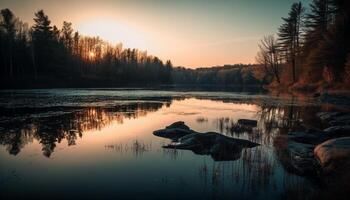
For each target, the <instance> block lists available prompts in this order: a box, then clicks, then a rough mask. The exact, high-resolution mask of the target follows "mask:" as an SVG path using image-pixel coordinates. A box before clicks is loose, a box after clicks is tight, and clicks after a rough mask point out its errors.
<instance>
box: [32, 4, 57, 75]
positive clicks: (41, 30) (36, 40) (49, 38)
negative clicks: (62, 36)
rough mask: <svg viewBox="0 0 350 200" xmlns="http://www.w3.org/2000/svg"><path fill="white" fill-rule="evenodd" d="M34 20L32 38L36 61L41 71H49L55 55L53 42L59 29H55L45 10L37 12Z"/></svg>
mask: <svg viewBox="0 0 350 200" xmlns="http://www.w3.org/2000/svg"><path fill="white" fill-rule="evenodd" d="M34 22H35V24H34V26H33V28H32V29H33V33H32V37H33V38H32V40H33V45H34V48H33V52H34V59H35V63H36V65H37V69H38V70H40V72H44V73H47V72H48V71H49V67H50V65H51V64H52V63H51V62H52V58H53V56H54V55H53V46H54V44H53V43H54V39H55V36H56V37H57V29H56V30H55V31H53V28H52V27H51V25H50V24H51V21H50V20H49V18H48V16H47V15H46V14H45V13H44V11H43V10H39V11H38V12H37V13H35V18H34Z"/></svg>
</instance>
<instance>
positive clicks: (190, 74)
mask: <svg viewBox="0 0 350 200" xmlns="http://www.w3.org/2000/svg"><path fill="white" fill-rule="evenodd" d="M257 68H259V66H258V65H244V64H236V65H225V66H218V67H210V68H197V69H188V68H184V67H177V68H174V70H173V72H172V79H173V82H174V83H176V84H189V85H193V84H194V85H222V86H240V87H241V86H242V87H246V86H261V85H262V84H263V83H264V82H263V81H262V80H259V78H258V75H257V74H256V73H255V72H256V71H257Z"/></svg>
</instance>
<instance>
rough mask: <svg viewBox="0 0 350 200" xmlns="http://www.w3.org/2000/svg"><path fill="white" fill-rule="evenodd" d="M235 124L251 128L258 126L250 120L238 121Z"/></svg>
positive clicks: (256, 122)
mask: <svg viewBox="0 0 350 200" xmlns="http://www.w3.org/2000/svg"><path fill="white" fill-rule="evenodd" d="M237 122H238V124H239V125H243V126H251V127H256V126H257V124H258V121H256V120H251V119H239V120H238V121H237Z"/></svg>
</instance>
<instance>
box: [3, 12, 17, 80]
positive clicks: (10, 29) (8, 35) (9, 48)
mask: <svg viewBox="0 0 350 200" xmlns="http://www.w3.org/2000/svg"><path fill="white" fill-rule="evenodd" d="M1 18H2V20H1V23H0V27H1V29H2V32H3V34H2V36H3V42H2V43H3V46H2V48H3V49H2V53H3V57H4V58H3V67H4V72H5V74H6V75H8V76H9V77H12V76H13V68H14V66H13V62H14V47H15V36H16V29H15V17H14V14H13V13H12V11H11V10H9V9H7V8H6V9H3V10H1Z"/></svg>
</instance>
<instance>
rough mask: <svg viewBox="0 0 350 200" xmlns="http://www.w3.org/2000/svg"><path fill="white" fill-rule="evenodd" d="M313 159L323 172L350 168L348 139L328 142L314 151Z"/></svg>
mask: <svg viewBox="0 0 350 200" xmlns="http://www.w3.org/2000/svg"><path fill="white" fill-rule="evenodd" d="M314 154H315V157H316V158H317V160H318V162H319V164H320V165H321V167H322V169H323V170H324V171H325V172H332V171H336V170H341V169H348V168H349V167H350V137H342V138H336V139H332V140H328V141H326V142H324V143H322V144H320V145H318V146H316V148H315V149H314Z"/></svg>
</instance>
